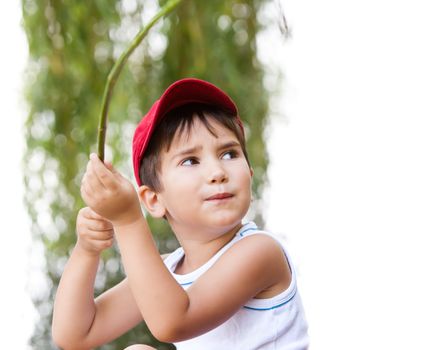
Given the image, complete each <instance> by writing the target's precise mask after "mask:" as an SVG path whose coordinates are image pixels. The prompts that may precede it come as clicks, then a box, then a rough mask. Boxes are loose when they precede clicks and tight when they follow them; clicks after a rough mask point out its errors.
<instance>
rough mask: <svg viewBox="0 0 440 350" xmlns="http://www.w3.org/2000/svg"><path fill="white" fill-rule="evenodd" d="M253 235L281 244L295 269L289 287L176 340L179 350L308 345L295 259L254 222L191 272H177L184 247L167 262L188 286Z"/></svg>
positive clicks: (300, 349)
mask: <svg viewBox="0 0 440 350" xmlns="http://www.w3.org/2000/svg"><path fill="white" fill-rule="evenodd" d="M253 234H265V235H269V236H270V237H272V238H273V239H275V240H276V241H277V242H278V243H279V244H280V245H281V247H282V248H283V251H284V254H285V255H286V258H287V261H288V263H289V267H290V271H291V272H292V280H291V282H290V285H289V287H288V288H287V289H286V290H285V291H283V292H282V293H280V294H278V295H276V296H274V297H271V298H268V299H251V300H249V301H248V302H247V303H246V304H245V305H244V306H243V307H242V308H241V309H240V310H239V311H237V312H236V313H235V314H234V315H233V316H232V317H231V318H229V319H228V320H227V321H226V322H224V323H222V324H221V325H220V326H218V327H216V328H214V329H212V330H211V331H209V332H207V333H205V334H202V335H200V336H198V337H195V338H192V339H188V340H185V341H182V342H178V343H175V344H174V345H175V346H176V348H177V349H178V350H231V349H232V350H233V349H240V350H254V349H264V350H269V349H270V350H281V349H283V350H287V349H289V350H305V349H307V348H308V344H309V338H308V335H307V322H306V319H305V316H304V309H303V306H302V302H301V298H300V296H299V293H298V289H297V285H296V277H295V271H294V268H293V263H292V260H291V258H290V256H289V254H288V252H287V251H286V249H285V248H284V247H283V244H282V243H281V242H280V241H279V240H278V239H277V238H276V237H274V236H273V235H271V234H269V233H267V232H264V231H261V230H259V229H258V227H257V226H256V225H255V224H254V223H253V222H249V223H247V224H245V225H243V226H242V228H241V229H240V230H239V231H238V232H237V234H236V235H235V237H234V238H233V239H232V240H231V241H230V242H229V243H228V244H226V245H225V246H224V247H223V248H222V249H220V250H219V251H218V252H217V253H216V254H215V255H214V256H213V257H212V258H211V259H210V260H209V261H208V262H206V263H205V264H204V265H202V266H201V267H199V268H198V269H196V270H194V271H192V272H190V273H188V274H185V275H178V274H175V273H174V270H175V268H176V266H177V264H178V263H179V261H180V260H181V259H182V258H183V257H184V255H185V253H184V251H183V249H182V248H178V249H176V250H175V251H174V252H173V253H171V254H170V255H169V256H168V257H167V258H166V259H165V261H164V262H165V265H166V266H167V267H168V269H169V270H170V272H171V273H172V274H173V276H174V278H175V279H176V281H177V282H178V283H179V284H180V285H181V286H182V287H183V288H184V289H187V288H189V286H190V285H191V284H192V283H193V282H194V281H195V280H197V278H199V277H200V276H201V275H202V274H203V273H205V272H206V271H207V270H208V269H209V268H210V267H211V266H212V265H213V264H214V263H215V262H216V261H217V260H218V259H219V258H220V257H221V256H222V255H223V254H224V253H225V252H226V251H227V250H228V249H229V248H230V247H231V246H232V245H234V244H235V243H237V242H238V241H239V240H241V239H243V238H244V237H246V236H249V235H253Z"/></svg>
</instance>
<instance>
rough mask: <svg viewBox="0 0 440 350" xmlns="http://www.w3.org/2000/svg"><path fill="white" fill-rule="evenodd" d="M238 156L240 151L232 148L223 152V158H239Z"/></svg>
mask: <svg viewBox="0 0 440 350" xmlns="http://www.w3.org/2000/svg"><path fill="white" fill-rule="evenodd" d="M237 156H238V152H237V151H233V150H231V151H227V152H225V153H223V155H222V159H233V158H237Z"/></svg>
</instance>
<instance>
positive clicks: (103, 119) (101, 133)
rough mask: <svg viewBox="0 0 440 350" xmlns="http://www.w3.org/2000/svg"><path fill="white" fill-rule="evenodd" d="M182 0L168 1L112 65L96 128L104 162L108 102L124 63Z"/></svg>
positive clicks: (99, 152)
mask: <svg viewBox="0 0 440 350" xmlns="http://www.w3.org/2000/svg"><path fill="white" fill-rule="evenodd" d="M181 1H182V0H169V1H168V2H167V3H166V4H165V5H164V6H163V7H162V8H161V9H160V11H159V12H158V13H157V14H156V15H155V16H154V17H153V18H152V19H151V21H150V22H149V23H148V24H147V25H146V26H145V27H144V28H143V29H142V30H141V31H140V32H139V33H138V34H137V35H136V37H135V38H134V39H133V41H132V42H131V43H130V45H129V46H128V48H127V49H126V50H125V51H124V52H123V53H122V55H121V56H120V57H119V59H118V60H117V61H116V63H115V64H114V65H113V68H112V70H111V71H110V74H109V75H108V76H107V81H106V84H105V89H104V95H103V97H102V104H101V114H100V117H99V128H98V156H99V158H100V159H101V160H102V161H104V148H105V134H106V131H107V115H108V110H109V106H110V100H111V97H112V93H113V88H114V86H115V84H116V80H117V79H118V77H119V74H120V73H121V70H122V68H123V67H124V64H125V62H126V61H127V59H128V57H130V55H131V53H132V52H133V51H134V50H135V49H136V48H137V47H138V46H139V44H140V43H141V42H142V40H143V39H144V38H145V36H146V35H147V33H148V31H149V30H150V29H151V27H153V26H154V25H155V24H156V22H157V21H159V19H161V18H162V17H164V16H166V15H167V14H168V13H170V12H171V11H173V10H174V8H175V7H176V6H177V5H179V3H180V2H181Z"/></svg>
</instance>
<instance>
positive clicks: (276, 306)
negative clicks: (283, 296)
mask: <svg viewBox="0 0 440 350" xmlns="http://www.w3.org/2000/svg"><path fill="white" fill-rule="evenodd" d="M295 295H296V290H295V293H294V294H293V295H292V296H291V297H290V298H289V299H288V300H286V301H285V302H283V303H281V304H278V305H275V306H272V307H266V308H255V307H250V306H243V308H244V309H248V310H255V311H268V310H273V309H276V308H279V307H281V306H283V305H285V304H287V303H288V302H289V301H292V299H293V298H294V297H295ZM257 300H265V299H257Z"/></svg>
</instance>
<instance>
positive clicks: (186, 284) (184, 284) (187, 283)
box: [179, 282, 193, 286]
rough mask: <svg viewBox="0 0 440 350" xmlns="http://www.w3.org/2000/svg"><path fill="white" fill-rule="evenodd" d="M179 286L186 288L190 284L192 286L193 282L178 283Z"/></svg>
mask: <svg viewBox="0 0 440 350" xmlns="http://www.w3.org/2000/svg"><path fill="white" fill-rule="evenodd" d="M179 284H180V285H181V286H188V285H190V284H193V282H186V283H179Z"/></svg>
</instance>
